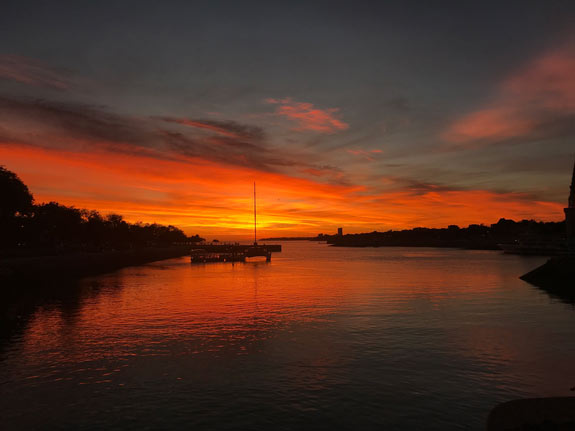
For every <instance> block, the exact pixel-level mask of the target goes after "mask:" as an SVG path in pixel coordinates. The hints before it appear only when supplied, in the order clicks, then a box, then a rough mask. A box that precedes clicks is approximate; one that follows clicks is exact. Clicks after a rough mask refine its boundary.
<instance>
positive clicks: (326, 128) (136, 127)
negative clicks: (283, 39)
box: [0, 33, 575, 239]
mask: <svg viewBox="0 0 575 431" xmlns="http://www.w3.org/2000/svg"><path fill="white" fill-rule="evenodd" d="M390 43H391V42H390ZM574 46H575V44H574V43H573V38H572V37H571V36H569V34H568V33H562V34H560V35H558V36H557V38H556V39H554V40H553V43H548V44H546V45H545V46H543V45H542V46H540V47H539V48H538V49H537V50H535V49H534V50H532V51H529V52H525V53H524V55H522V57H521V58H517V60H516V61H515V62H513V63H509V64H506V65H505V67H503V66H502V67H500V68H499V69H496V68H494V69H489V70H490V74H489V76H490V78H489V79H488V80H483V81H480V80H477V82H475V81H474V78H473V77H472V76H469V77H468V78H466V79H468V81H465V82H464V83H463V84H462V83H457V84H456V83H453V85H457V86H458V87H457V88H458V89H459V90H458V91H460V92H462V93H465V92H466V91H467V93H468V94H472V91H471V90H466V89H474V88H476V86H478V85H480V86H481V88H482V93H481V95H475V97H472V96H466V97H465V98H464V97H460V96H458V95H456V94H452V93H453V91H455V90H453V91H452V88H451V87H450V86H449V85H445V84H442V85H444V86H443V87H442V91H443V93H444V94H443V96H442V98H441V99H437V100H429V98H428V94H426V91H428V90H425V88H424V87H426V86H425V85H414V83H415V82H417V83H420V82H422V83H423V82H427V81H426V79H427V78H426V77H423V76H421V77H416V78H413V77H410V76H409V75H405V74H403V73H402V70H401V69H400V68H397V69H395V68H394V66H386V67H389V68H390V69H389V71H388V73H390V74H392V75H393V76H395V80H396V85H395V86H392V87H389V86H387V84H384V83H383V81H382V82H381V83H380V85H375V84H373V85H371V84H370V86H369V91H370V93H365V91H364V90H365V88H363V87H362V84H361V80H358V81H357V82H355V84H351V81H350V82H348V81H341V85H342V87H341V88H340V89H337V90H335V89H333V88H331V89H330V87H329V85H330V81H329V80H326V79H324V77H323V76H321V74H320V75H318V69H317V68H315V67H316V66H314V67H312V66H309V67H308V65H306V64H301V73H303V72H304V71H307V72H308V73H309V79H310V80H312V81H313V82H314V83H315V86H310V87H308V86H307V84H306V85H304V84H303V83H304V82H306V81H305V80H304V79H303V75H302V76H299V75H298V77H297V78H295V77H294V81H289V82H292V86H291V87H290V86H287V87H286V86H284V85H280V84H279V83H278V82H276V81H273V80H269V79H268V77H267V76H265V75H264V74H263V72H262V71H254V73H253V76H251V75H245V76H244V75H242V76H243V79H244V80H245V82H244V84H245V85H244V84H239V83H235V84H233V85H232V84H230V87H228V86H227V84H222V85H221V87H217V86H216V87H214V85H212V84H209V85H208V84H207V83H209V82H211V81H210V79H211V78H210V76H211V75H209V74H207V75H206V74H202V75H201V76H198V77H197V79H196V80H194V79H192V78H189V79H188V78H184V77H182V76H180V75H179V74H178V73H179V72H177V71H171V72H168V69H165V73H166V74H168V75H169V74H170V73H171V74H172V75H170V76H171V77H168V78H166V80H163V81H158V82H161V84H160V83H155V81H153V79H156V77H157V74H158V73H160V72H159V71H157V70H156V65H155V64H153V63H150V69H149V70H143V71H139V72H138V73H137V74H136V75H137V76H140V77H141V82H140V83H139V84H138V83H136V82H132V80H131V79H125V80H124V81H122V83H121V85H118V84H117V82H116V81H115V79H116V78H115V77H110V76H109V75H106V73H104V72H103V71H97V70H91V69H90V67H89V64H91V60H90V59H89V57H85V58H84V57H79V59H78V62H77V63H75V64H67V63H65V62H62V61H60V60H58V59H57V58H49V57H48V56H40V55H34V53H33V52H27V51H26V50H25V49H22V50H21V51H22V52H17V53H10V54H4V55H2V56H0V84H1V85H2V86H3V87H2V92H1V93H0V164H2V165H4V166H5V167H6V168H7V169H10V170H12V171H14V172H16V173H17V174H18V175H19V176H20V177H21V178H22V179H23V181H24V182H25V183H26V184H28V185H29V187H30V189H31V191H32V193H33V194H34V196H35V199H36V202H39V203H40V202H47V201H52V200H54V201H58V202H61V203H63V204H66V205H73V206H76V207H80V208H88V209H96V210H98V211H100V212H102V213H104V214H106V213H112V212H113V213H121V214H122V215H124V216H125V217H126V219H127V220H129V221H133V222H136V221H142V222H154V221H157V222H161V223H167V224H173V225H177V226H179V227H181V228H182V229H184V230H185V232H186V233H189V234H194V233H198V234H200V235H204V236H208V237H220V238H229V239H232V238H233V239H246V238H249V237H250V235H251V229H252V226H251V224H252V220H253V214H252V200H251V199H252V197H251V187H252V184H253V182H254V181H255V182H256V183H257V187H258V196H259V200H258V210H259V224H260V231H261V235H263V236H278V235H282V236H290V235H312V234H317V233H333V232H335V231H336V229H337V228H338V227H343V228H344V229H345V232H362V231H372V230H388V229H404V228H412V227H417V226H425V227H445V226H447V225H449V224H457V225H461V226H466V225H468V224H471V223H477V224H479V223H485V224H490V223H494V222H496V221H497V220H498V219H499V218H501V217H506V218H513V219H536V220H545V221H553V220H561V219H562V217H563V215H562V208H563V207H564V201H565V199H566V195H567V189H566V184H567V183H568V176H569V172H570V164H571V161H570V158H571V157H572V150H573V146H572V139H573V136H574V129H573V115H575V82H574V78H573V77H574V76H575V54H574ZM244 48H245V47H243V46H242V47H241V49H244ZM69 49H71V48H70V47H69ZM301 49H302V50H303V51H302V52H305V49H304V48H301ZM343 49H348V48H346V47H345V46H344V48H343ZM418 49H421V47H419V48H418ZM350 52H351V51H350ZM420 54H421V55H423V52H421V53H420ZM202 55H205V56H206V61H207V62H208V64H211V63H210V61H211V55H212V54H210V53H204V54H202ZM325 55H326V57H325V59H323V60H322V61H324V60H325V61H326V62H327V61H328V59H331V57H330V55H331V54H330V53H329V52H327V53H326V54H325ZM406 55H407V56H410V55H415V54H406ZM266 58H267V57H266ZM422 58H424V57H422ZM142 61H144V60H142ZM214 61H215V60H214ZM318 61H319V60H318ZM329 61H332V60H329ZM333 61H335V60H333ZM369 61H370V62H372V63H373V66H374V67H376V66H377V67H383V66H382V64H387V63H385V62H384V59H378V58H375V57H374V58H371V59H370V60H369ZM422 61H423V60H422ZM117 62H118V64H123V63H122V62H123V60H121V59H117ZM484 66H485V67H488V66H489V65H484ZM126 67H128V66H126ZM158 67H160V66H158ZM267 67H268V68H272V69H273V68H274V67H275V66H274V65H271V64H270V65H267ZM317 67H319V66H317ZM326 67H327V66H326ZM398 67H399V66H398ZM190 70H191V69H190ZM270 70H271V69H270ZM274 70H275V69H274ZM294 70H298V71H300V69H298V68H295V69H294ZM361 70H364V69H361ZM441 70H442V73H444V72H445V71H447V72H445V73H449V68H448V67H444V68H442V69H441ZM348 72H349V71H348ZM162 73H163V72H162ZM198 73H199V72H198ZM217 73H224V72H223V71H221V70H220V69H218V72H217ZM225 73H228V72H225ZM298 73H299V72H298ZM334 73H339V72H337V70H334ZM342 73H343V72H342ZM356 73H360V72H359V71H356ZM362 73H365V74H367V75H368V76H369V77H370V78H369V79H371V80H379V79H380V78H379V76H376V75H371V73H372V70H371V69H365V70H364V72H362ZM373 73H375V72H373ZM168 75H166V76H168ZM226 76H227V75H226ZM226 79H227V78H226ZM229 79H230V80H232V78H231V75H230V77H229ZM233 79H235V78H233ZM258 80H259V81H258ZM222 82H227V81H225V79H224V81H222ZM230 82H232V81H230ZM282 82H283V81H282ZM378 82H379V81H378ZM256 83H258V84H259V83H261V86H258V85H256ZM296 83H299V84H301V85H300V86H298V85H296ZM242 85H244V86H242ZM438 85H439V84H438ZM450 85H451V83H450ZM162 86H163V87H162ZM245 86H247V87H245ZM380 87H381V88H380ZM426 88H428V89H429V88H434V87H433V86H430V87H426ZM371 93H373V96H372V95H371ZM186 94H189V95H190V96H186ZM359 94H363V95H362V96H361V97H359V96H358V95H359ZM451 103H452V104H454V106H455V105H457V106H459V108H458V109H452V108H448V107H449V106H450V104H451Z"/></svg>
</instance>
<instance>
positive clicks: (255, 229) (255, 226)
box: [254, 181, 258, 244]
mask: <svg viewBox="0 0 575 431" xmlns="http://www.w3.org/2000/svg"><path fill="white" fill-rule="evenodd" d="M257 242H258V239H257V218H256V182H255V181H254V244H257Z"/></svg>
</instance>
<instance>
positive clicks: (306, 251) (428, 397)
mask: <svg viewBox="0 0 575 431" xmlns="http://www.w3.org/2000/svg"><path fill="white" fill-rule="evenodd" d="M537 263H538V262H537V260H536V259H527V260H524V259H521V258H518V257H513V256H501V255H499V254H496V253H493V252H472V251H458V250H434V249H397V248H396V249H337V248H328V247H325V246H323V245H318V244H311V243H303V244H301V243H289V244H286V245H285V246H284V253H282V254H281V255H275V256H274V259H273V260H272V262H271V263H266V262H249V263H246V264H235V265H233V266H232V265H230V264H217V263H216V264H211V265H198V266H195V265H194V266H192V265H190V264H189V262H188V261H187V260H186V259H174V260H170V261H164V262H160V263H155V264H150V265H146V266H142V267H135V268H126V269H124V270H122V271H119V272H116V273H113V274H109V275H105V276H101V277H94V278H91V279H86V280H83V281H80V282H78V283H76V284H72V285H60V286H58V289H52V288H50V289H48V288H42V289H40V292H42V294H35V295H30V296H24V297H18V298H11V300H10V301H6V302H4V303H3V304H4V305H2V307H3V308H2V313H3V314H2V316H3V317H2V323H3V325H2V327H3V333H2V339H3V341H2V344H1V345H2V346H3V351H2V353H1V356H0V361H1V362H0V397H2V398H3V399H5V400H7V401H6V402H5V403H4V406H3V407H2V409H3V411H2V412H1V413H2V416H3V417H4V418H6V419H5V423H6V424H9V425H12V427H14V428H26V427H29V428H33V427H41V425H42V424H44V425H45V424H46V423H50V424H58V425H59V426H61V427H62V428H67V427H69V428H74V429H78V428H80V429H81V428H86V429H88V428H90V429H95V428H99V427H100V428H102V427H103V428H113V427H118V428H122V429H130V428H141V427H142V426H146V427H152V428H155V427H157V428H163V429H166V428H168V429H169V428H179V427H183V426H186V427H190V426H193V427H195V428H205V429H227V428H230V427H235V428H250V429H269V427H271V426H272V425H274V424H275V425H277V424H282V425H283V427H284V428H285V429H292V428H294V429H295V428H299V427H301V426H306V427H310V426H314V427H316V428H318V429H324V428H330V427H335V428H337V429H347V428H349V429H357V428H358V427H366V428H375V427H378V428H379V427H382V426H385V427H386V428H390V429H394V428H395V429H406V428H407V429H409V428H413V427H415V428H417V427H418V426H420V425H421V424H422V423H425V424H428V425H429V426H426V428H428V429H450V428H451V429H457V428H479V427H481V426H483V421H484V418H485V414H486V412H487V411H488V410H489V408H491V407H492V406H493V405H494V404H496V403H497V402H499V401H504V400H506V399H509V398H513V397H518V396H534V395H535V396H540V395H565V391H567V390H568V385H566V384H565V381H575V373H574V372H573V370H572V369H571V367H570V365H569V364H571V363H573V361H574V360H575V341H574V340H575V337H573V335H575V329H574V328H575V325H573V323H574V320H575V314H574V313H573V312H572V310H571V309H569V308H566V307H564V306H562V305H561V304H557V303H553V302H550V301H548V300H546V298H545V297H543V296H542V295H541V294H539V293H538V291H536V290H535V289H531V288H530V287H529V286H528V285H526V284H525V283H524V282H522V281H520V280H518V279H517V276H518V275H520V274H522V273H524V272H526V271H527V270H528V269H529V268H530V267H533V266H536V265H537ZM32 298H33V299H32ZM571 386H572V385H571ZM8 395H9V396H8ZM31 401H32V402H33V403H34V405H35V406H36V407H35V409H36V411H35V414H34V415H30V414H29V405H30V402H31ZM232 425H233V426H232Z"/></svg>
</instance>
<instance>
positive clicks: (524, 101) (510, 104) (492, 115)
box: [443, 46, 575, 145]
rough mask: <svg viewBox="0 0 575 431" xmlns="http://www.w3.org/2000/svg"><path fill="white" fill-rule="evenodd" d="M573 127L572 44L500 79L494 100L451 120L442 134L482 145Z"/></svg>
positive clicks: (542, 135)
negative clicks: (452, 121)
mask: <svg viewBox="0 0 575 431" xmlns="http://www.w3.org/2000/svg"><path fill="white" fill-rule="evenodd" d="M574 133H575V49H574V48H573V46H566V47H563V48H559V49H555V50H553V51H551V52H547V53H546V54H544V55H542V56H540V57H539V58H536V59H535V60H534V61H532V62H530V63H529V64H527V65H526V66H525V67H524V68H523V69H522V70H520V71H518V72H517V73H516V74H515V75H513V76H511V77H510V78H508V79H507V80H505V81H504V82H503V83H502V84H501V86H500V88H499V90H498V95H497V97H496V99H495V101H494V102H493V103H491V104H489V105H487V106H486V107H484V108H481V109H479V110H477V111H475V112H472V113H470V114H467V115H465V116H463V117H461V118H460V119H458V120H457V121H455V122H454V123H453V124H452V125H451V126H450V127H449V129H448V130H447V131H446V132H445V133H444V135H443V138H444V139H445V140H447V141H448V142H450V143H452V144H472V145H486V144H492V143H498V142H506V141H514V140H517V139H526V138H535V139H540V138H547V137H556V136H565V135H571V134H574Z"/></svg>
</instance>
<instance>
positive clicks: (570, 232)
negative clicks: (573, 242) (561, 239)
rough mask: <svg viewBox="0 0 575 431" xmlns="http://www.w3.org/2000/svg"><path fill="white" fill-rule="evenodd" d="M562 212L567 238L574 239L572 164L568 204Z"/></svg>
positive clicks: (574, 198) (574, 201) (574, 216)
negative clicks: (563, 213) (563, 212)
mask: <svg viewBox="0 0 575 431" xmlns="http://www.w3.org/2000/svg"><path fill="white" fill-rule="evenodd" d="M563 211H565V226H566V227H567V236H568V237H575V163H574V164H573V177H572V178H571V192H570V193H569V204H568V205H567V208H565V209H564V210H563Z"/></svg>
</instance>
